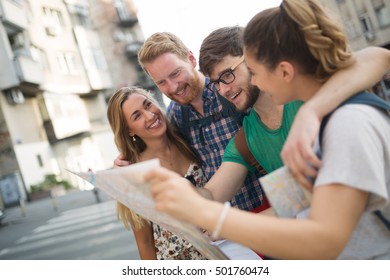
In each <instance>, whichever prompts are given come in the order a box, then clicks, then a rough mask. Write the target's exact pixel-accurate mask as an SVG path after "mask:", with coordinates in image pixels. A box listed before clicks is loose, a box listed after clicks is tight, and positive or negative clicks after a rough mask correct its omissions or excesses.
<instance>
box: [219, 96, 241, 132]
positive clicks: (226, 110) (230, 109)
mask: <svg viewBox="0 0 390 280" xmlns="http://www.w3.org/2000/svg"><path fill="white" fill-rule="evenodd" d="M216 96H217V98H218V100H219V101H220V102H221V104H222V116H223V117H225V118H226V117H228V116H233V118H234V119H235V121H236V122H237V123H238V124H239V126H242V121H243V119H244V116H245V114H243V113H240V112H238V111H237V109H236V107H235V106H234V104H233V103H231V102H230V101H229V100H227V99H226V98H225V97H223V96H222V95H220V94H219V93H216Z"/></svg>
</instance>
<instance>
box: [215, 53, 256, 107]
mask: <svg viewBox="0 0 390 280" xmlns="http://www.w3.org/2000/svg"><path fill="white" fill-rule="evenodd" d="M239 59H240V57H236V56H231V55H227V56H225V57H224V58H223V59H222V60H221V61H220V62H219V63H217V64H216V65H215V67H214V68H213V69H212V71H211V74H210V79H211V80H212V81H215V80H218V78H220V77H221V75H222V74H223V73H225V72H226V71H228V70H229V69H231V67H232V65H234V64H235V63H236V62H237V61H238V60H239ZM233 74H234V76H235V79H234V80H233V82H231V83H229V84H225V83H223V82H220V83H219V87H220V88H219V91H218V92H219V93H220V94H221V95H222V96H223V97H225V98H226V99H227V100H229V101H230V102H231V103H233V104H234V106H235V107H236V108H237V110H239V111H245V110H247V109H248V108H250V107H252V106H253V104H254V103H255V101H256V99H257V97H258V95H259V90H258V89H257V88H255V87H253V86H252V85H251V84H250V74H249V71H248V69H247V67H246V65H245V62H244V63H241V64H240V65H238V66H237V67H236V68H235V69H234V71H233Z"/></svg>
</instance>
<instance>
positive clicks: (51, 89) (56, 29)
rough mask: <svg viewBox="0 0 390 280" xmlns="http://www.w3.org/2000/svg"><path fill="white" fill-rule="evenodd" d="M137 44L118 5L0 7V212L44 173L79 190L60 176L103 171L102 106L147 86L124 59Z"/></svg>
mask: <svg viewBox="0 0 390 280" xmlns="http://www.w3.org/2000/svg"><path fill="white" fill-rule="evenodd" d="M121 30H125V31H126V32H122V33H121ZM124 38H128V39H124ZM142 41H143V37H142V34H141V31H140V27H139V25H138V20H137V17H136V12H135V10H134V7H133V6H132V4H131V1H128V0H127V1H125V0H122V1H104V0H101V1H97V0H89V1H88V0H0V57H1V60H0V66H1V67H0V197H1V200H0V201H2V204H3V205H0V207H1V206H5V207H7V206H12V205H14V204H17V203H19V201H20V200H25V199H28V196H29V192H30V189H31V186H32V185H34V184H38V183H40V182H42V180H43V179H44V177H45V175H47V174H55V175H57V176H59V177H61V178H62V179H64V180H67V181H69V182H70V183H71V184H72V185H73V186H74V187H77V188H80V189H88V188H90V187H91V186H90V185H89V184H86V183H84V182H83V181H82V180H78V179H77V178H76V177H75V176H73V175H71V174H70V173H69V172H68V171H67V170H72V171H87V170H88V169H92V170H101V169H106V168H110V167H111V166H112V161H113V159H114V157H115V156H116V155H117V153H118V152H117V150H116V147H115V144H114V141H113V135H112V132H111V129H110V127H109V125H108V121H107V117H106V110H107V103H106V102H107V100H108V98H109V97H110V95H111V94H112V93H113V92H114V91H115V90H116V89H117V88H118V87H120V86H123V85H141V86H145V85H148V86H149V87H150V88H151V89H152V88H153V83H152V86H150V81H149V80H147V79H145V77H144V76H142V74H140V72H142V71H139V68H137V63H136V60H134V59H133V58H132V59H129V57H132V56H134V54H132V55H130V50H133V49H131V47H132V46H135V47H139V45H140V43H139V42H142ZM132 44H133V45H132ZM137 50H138V49H136V50H135V51H137ZM129 55H130V56H129Z"/></svg>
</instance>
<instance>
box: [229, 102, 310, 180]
mask: <svg viewBox="0 0 390 280" xmlns="http://www.w3.org/2000/svg"><path fill="white" fill-rule="evenodd" d="M302 104H303V102H301V101H293V102H290V103H288V104H286V105H284V110H283V119H282V124H281V126H280V127H279V128H278V129H276V130H271V129H269V128H267V127H266V126H265V125H264V124H263V122H262V121H261V119H260V118H259V116H258V115H257V113H256V112H255V110H254V109H253V108H252V110H251V112H250V114H249V115H248V116H246V117H245V118H244V121H243V126H244V129H245V137H246V141H247V143H248V147H249V150H250V151H251V153H252V154H253V156H254V157H255V158H256V160H257V161H258V162H259V163H260V165H261V166H262V167H263V168H264V169H265V170H266V171H267V173H270V172H272V171H274V170H276V169H278V168H279V167H282V166H283V162H282V159H281V157H280V152H281V150H282V147H283V144H284V142H285V141H286V138H287V135H288V132H289V131H290V127H291V125H292V123H293V120H294V117H295V115H296V113H297V112H298V109H299V108H300V106H301V105H302ZM223 162H236V163H239V164H241V165H244V166H245V167H246V168H248V170H249V171H250V172H253V171H254V170H255V167H254V166H251V165H249V164H248V163H247V162H246V161H245V159H244V158H243V157H242V156H241V154H240V153H239V151H238V150H237V148H236V145H235V143H234V137H233V138H232V139H231V140H230V142H229V144H228V145H227V147H226V149H225V154H224V156H223Z"/></svg>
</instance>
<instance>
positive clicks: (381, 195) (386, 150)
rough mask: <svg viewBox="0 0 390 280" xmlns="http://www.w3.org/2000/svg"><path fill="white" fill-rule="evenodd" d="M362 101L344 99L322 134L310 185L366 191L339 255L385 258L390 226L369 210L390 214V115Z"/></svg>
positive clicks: (389, 253)
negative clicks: (363, 204)
mask: <svg viewBox="0 0 390 280" xmlns="http://www.w3.org/2000/svg"><path fill="white" fill-rule="evenodd" d="M385 114H386V113H385V112H383V111H380V110H378V109H375V108H374V107H371V106H367V105H356V104H353V105H352V104H349V105H345V106H343V107H341V108H339V109H338V110H337V111H336V112H334V113H333V115H332V116H331V118H330V120H329V122H328V124H327V125H326V127H325V130H324V133H323V139H322V141H323V143H322V145H323V146H322V166H321V169H320V170H319V174H318V176H317V179H316V181H315V184H314V185H315V187H317V186H321V185H327V184H332V183H339V184H344V185H348V186H351V187H353V188H357V189H360V190H363V191H367V192H368V193H369V197H368V202H367V206H366V210H365V212H364V214H363V216H362V217H361V219H360V221H359V223H358V225H357V227H356V229H355V231H354V233H353V235H352V238H351V239H350V241H349V243H348V245H347V246H346V247H345V248H344V250H343V251H342V253H341V254H340V255H339V257H338V258H339V259H390V231H389V230H388V229H387V228H386V227H385V226H384V224H383V223H382V222H381V221H380V220H379V219H378V217H376V216H375V215H374V214H373V213H372V211H374V210H376V209H381V211H382V212H383V213H384V215H385V216H387V217H390V118H389V117H387V116H386V115H385Z"/></svg>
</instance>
